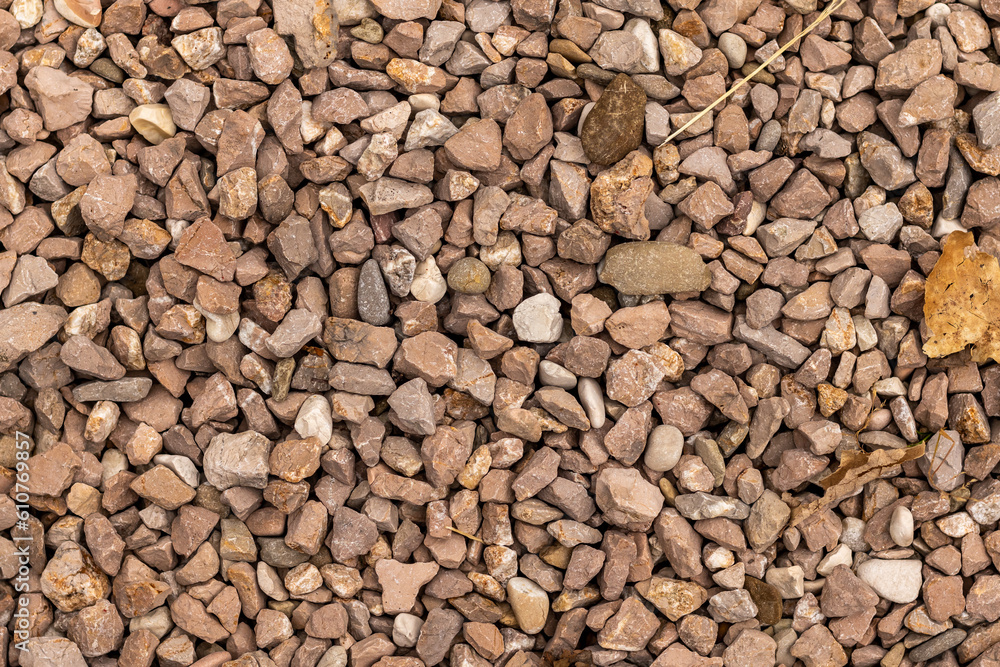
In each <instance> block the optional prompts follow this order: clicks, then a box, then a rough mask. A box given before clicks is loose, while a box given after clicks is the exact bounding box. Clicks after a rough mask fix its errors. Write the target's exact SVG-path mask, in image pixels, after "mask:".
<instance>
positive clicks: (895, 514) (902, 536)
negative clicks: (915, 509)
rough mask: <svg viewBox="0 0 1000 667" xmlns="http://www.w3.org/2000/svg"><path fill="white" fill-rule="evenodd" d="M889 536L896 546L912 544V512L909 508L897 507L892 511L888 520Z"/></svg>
mask: <svg viewBox="0 0 1000 667" xmlns="http://www.w3.org/2000/svg"><path fill="white" fill-rule="evenodd" d="M889 537H891V538H892V541H893V542H895V543H896V544H897V545H898V546H901V547H908V546H910V545H911V544H913V513H912V512H910V510H909V508H906V507H902V506H900V507H897V508H896V509H894V510H893V511H892V518H891V519H890V520H889Z"/></svg>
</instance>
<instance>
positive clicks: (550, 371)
mask: <svg viewBox="0 0 1000 667" xmlns="http://www.w3.org/2000/svg"><path fill="white" fill-rule="evenodd" d="M538 379H539V380H541V381H542V384H544V385H548V386H550V387H559V388H560V389H572V388H573V387H575V386H576V376H575V375H573V374H572V373H570V372H569V371H568V370H566V369H565V368H563V367H562V366H560V365H559V364H557V363H555V362H554V361H549V360H548V359H543V360H542V361H541V363H539V364H538Z"/></svg>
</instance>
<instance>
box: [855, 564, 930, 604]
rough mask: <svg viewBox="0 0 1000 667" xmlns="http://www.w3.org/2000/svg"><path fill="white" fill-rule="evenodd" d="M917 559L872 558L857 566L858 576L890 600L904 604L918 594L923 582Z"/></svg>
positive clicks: (880, 595)
mask: <svg viewBox="0 0 1000 667" xmlns="http://www.w3.org/2000/svg"><path fill="white" fill-rule="evenodd" d="M922 567H923V564H922V563H921V562H920V561H919V560H879V559H877V558H872V559H871V560H866V561H865V562H864V563H862V564H861V565H859V566H858V578H859V579H861V581H863V582H865V583H866V584H868V585H869V586H871V587H872V589H873V590H874V591H875V592H876V593H878V595H879V597H882V598H885V599H886V600H889V601H890V602H898V603H900V604H906V603H907V602H913V601H914V600H916V599H917V597H918V596H919V595H920V586H921V585H922V584H923V583H924V578H923V575H922V574H921V572H920V571H921V568H922Z"/></svg>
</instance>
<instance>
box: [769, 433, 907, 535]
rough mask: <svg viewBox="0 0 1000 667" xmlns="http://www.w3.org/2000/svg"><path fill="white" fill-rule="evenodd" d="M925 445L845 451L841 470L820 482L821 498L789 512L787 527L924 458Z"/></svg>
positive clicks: (838, 469) (841, 461) (841, 460)
mask: <svg viewBox="0 0 1000 667" xmlns="http://www.w3.org/2000/svg"><path fill="white" fill-rule="evenodd" d="M924 450H925V446H924V443H920V444H917V445H914V446H912V447H907V448H905V449H876V450H875V451H874V452H871V453H868V452H863V451H855V450H852V451H846V452H844V455H843V456H842V457H841V459H840V467H839V468H837V470H836V471H834V472H833V473H832V474H830V475H827V476H826V477H824V478H823V479H821V480H820V481H819V485H820V486H822V487H823V488H824V489H826V493H824V494H823V497H822V498H817V499H816V500H814V501H812V502H811V503H805V504H804V505H799V506H798V507H796V508H795V509H794V510H793V511H792V520H791V521H790V522H789V525H790V526H795V525H798V524H799V523H801V522H802V521H803V520H805V519H806V518H807V517H809V516H811V515H813V514H815V513H816V512H818V511H820V510H822V509H824V508H826V507H829V506H830V505H833V504H835V503H838V502H840V501H841V500H843V499H844V498H849V497H851V496H853V495H854V494H855V493H857V492H858V491H859V490H861V488H862V487H863V486H864V485H865V484H867V483H868V482H872V481H875V480H876V479H879V478H880V477H883V476H884V475H885V474H886V473H888V472H890V469H891V468H893V467H894V466H898V465H901V464H903V463H906V462H907V461H913V460H914V459H918V458H920V457H921V456H923V455H924Z"/></svg>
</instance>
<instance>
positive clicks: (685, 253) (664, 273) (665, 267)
mask: <svg viewBox="0 0 1000 667" xmlns="http://www.w3.org/2000/svg"><path fill="white" fill-rule="evenodd" d="M600 279H601V282H603V283H607V284H608V285H611V286H612V287H614V288H615V289H617V290H618V291H619V292H621V293H622V294H631V295H634V296H645V295H651V294H675V293H678V292H701V291H703V290H706V289H708V285H709V283H710V282H711V281H712V274H711V272H710V271H709V270H708V267H707V266H706V265H705V262H704V261H703V260H702V258H701V255H699V254H698V253H697V252H695V251H694V250H692V249H690V248H688V247H686V246H682V245H678V244H676V243H667V242H665V241H637V242H635V243H620V244H618V245H616V246H612V247H611V248H610V249H609V250H608V252H607V255H605V257H604V266H603V267H602V269H601V273H600Z"/></svg>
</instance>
